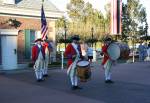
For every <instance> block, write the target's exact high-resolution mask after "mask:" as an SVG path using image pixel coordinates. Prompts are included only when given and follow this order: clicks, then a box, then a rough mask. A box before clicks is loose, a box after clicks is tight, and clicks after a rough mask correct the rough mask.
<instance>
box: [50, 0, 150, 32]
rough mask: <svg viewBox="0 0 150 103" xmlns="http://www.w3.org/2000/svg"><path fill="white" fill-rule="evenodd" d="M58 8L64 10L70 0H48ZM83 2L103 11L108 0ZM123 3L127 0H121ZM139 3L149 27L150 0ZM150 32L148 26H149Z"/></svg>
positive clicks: (87, 0) (142, 0)
mask: <svg viewBox="0 0 150 103" xmlns="http://www.w3.org/2000/svg"><path fill="white" fill-rule="evenodd" d="M50 1H51V2H52V3H53V4H54V5H55V6H56V7H57V8H58V9H59V10H61V11H66V10H67V9H66V4H67V3H69V1H70V0H50ZM84 1H85V2H90V3H91V4H92V5H93V7H94V8H95V9H98V10H101V11H102V12H103V13H104V11H105V10H104V5H105V4H106V3H107V2H108V1H110V0H84ZM122 1H123V2H124V3H126V2H127V0H122ZM140 3H141V4H143V6H144V7H145V8H146V12H147V19H148V24H149V27H150V6H149V5H150V0H140ZM148 31H149V34H150V28H149V30H148Z"/></svg>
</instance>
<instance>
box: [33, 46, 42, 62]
mask: <svg viewBox="0 0 150 103" xmlns="http://www.w3.org/2000/svg"><path fill="white" fill-rule="evenodd" d="M39 52H40V49H39V47H38V45H34V46H33V47H32V60H33V61H34V62H35V61H36V60H37V58H38V55H39ZM41 52H42V55H43V58H44V59H45V52H44V48H43V47H42V46H41Z"/></svg>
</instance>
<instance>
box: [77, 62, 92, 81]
mask: <svg viewBox="0 0 150 103" xmlns="http://www.w3.org/2000/svg"><path fill="white" fill-rule="evenodd" d="M77 76H78V77H79V78H80V81H81V82H86V81H87V80H88V79H89V78H90V77H91V69H90V63H89V62H88V61H79V62H78V63H77Z"/></svg>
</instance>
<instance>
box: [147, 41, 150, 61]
mask: <svg viewBox="0 0 150 103" xmlns="http://www.w3.org/2000/svg"><path fill="white" fill-rule="evenodd" d="M147 60H148V61H150V42H149V44H148V47H147Z"/></svg>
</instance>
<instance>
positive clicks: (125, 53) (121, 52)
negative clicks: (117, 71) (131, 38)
mask: <svg viewBox="0 0 150 103" xmlns="http://www.w3.org/2000/svg"><path fill="white" fill-rule="evenodd" d="M107 52H108V55H109V57H110V58H111V59H112V60H117V59H119V58H120V59H128V58H129V53H130V49H129V47H128V45H127V44H124V43H120V42H114V43H111V44H110V45H109V47H108V49H107Z"/></svg>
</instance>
